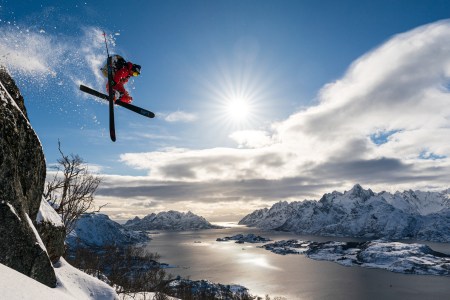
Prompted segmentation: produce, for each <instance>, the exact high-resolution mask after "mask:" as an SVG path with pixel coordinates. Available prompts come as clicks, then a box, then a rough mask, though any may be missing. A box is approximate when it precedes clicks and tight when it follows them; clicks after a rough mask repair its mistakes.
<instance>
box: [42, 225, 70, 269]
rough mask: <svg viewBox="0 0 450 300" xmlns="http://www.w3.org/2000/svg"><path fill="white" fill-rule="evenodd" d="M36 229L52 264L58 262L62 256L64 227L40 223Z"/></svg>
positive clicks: (64, 235)
mask: <svg viewBox="0 0 450 300" xmlns="http://www.w3.org/2000/svg"><path fill="white" fill-rule="evenodd" d="M36 229H37V230H38V232H39V235H40V236H41V239H42V242H44V245H45V248H47V253H48V256H49V257H50V260H51V261H52V263H56V262H58V261H59V258H60V257H61V256H63V255H64V252H65V247H64V240H65V239H66V228H65V227H64V226H55V225H54V224H52V223H50V222H42V223H39V224H37V225H36Z"/></svg>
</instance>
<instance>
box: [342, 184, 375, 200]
mask: <svg viewBox="0 0 450 300" xmlns="http://www.w3.org/2000/svg"><path fill="white" fill-rule="evenodd" d="M344 195H349V196H350V197H352V198H362V199H363V200H367V199H368V198H370V197H372V196H375V194H374V192H372V190H371V189H368V190H365V189H363V187H362V186H361V185H360V184H359V183H357V184H355V185H354V186H353V187H352V189H351V190H349V191H348V192H344Z"/></svg>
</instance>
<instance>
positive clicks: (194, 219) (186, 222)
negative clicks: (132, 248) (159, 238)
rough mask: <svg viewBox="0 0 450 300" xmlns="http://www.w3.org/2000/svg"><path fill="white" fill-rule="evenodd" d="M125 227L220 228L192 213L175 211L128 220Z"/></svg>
mask: <svg viewBox="0 0 450 300" xmlns="http://www.w3.org/2000/svg"><path fill="white" fill-rule="evenodd" d="M124 226H125V227H127V228H130V229H134V230H197V229H212V228H220V227H219V226H215V225H212V224H211V223H209V222H208V221H207V220H206V219H205V218H203V217H200V216H197V215H195V214H193V213H192V212H190V211H189V212H187V213H183V212H178V211H173V210H171V211H167V212H160V213H158V214H154V213H152V214H149V215H147V216H145V217H144V218H142V219H140V218H139V217H136V218H134V219H132V220H128V221H127V222H126V223H125V225H124Z"/></svg>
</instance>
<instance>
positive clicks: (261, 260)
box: [236, 253, 281, 270]
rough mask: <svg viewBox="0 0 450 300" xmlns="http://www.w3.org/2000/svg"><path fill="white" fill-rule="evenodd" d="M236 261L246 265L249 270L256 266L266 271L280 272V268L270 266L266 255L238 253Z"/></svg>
mask: <svg viewBox="0 0 450 300" xmlns="http://www.w3.org/2000/svg"><path fill="white" fill-rule="evenodd" d="M236 260H237V262H238V263H240V264H243V265H246V266H248V267H249V268H253V267H254V266H257V267H261V268H266V269H272V270H281V269H280V268H278V267H276V266H274V265H272V264H270V263H269V261H268V259H267V257H266V255H263V254H259V253H258V254H255V253H240V254H238V255H237V257H236Z"/></svg>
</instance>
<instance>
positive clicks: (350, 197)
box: [239, 185, 450, 242]
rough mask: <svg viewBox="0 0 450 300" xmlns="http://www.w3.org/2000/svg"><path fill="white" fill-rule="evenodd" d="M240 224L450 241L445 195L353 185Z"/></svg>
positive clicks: (257, 213)
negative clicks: (380, 190)
mask: <svg viewBox="0 0 450 300" xmlns="http://www.w3.org/2000/svg"><path fill="white" fill-rule="evenodd" d="M239 224H241V225H248V226H256V227H259V228H262V229H266V230H282V231H292V232H297V233H302V234H316V235H324V236H350V237H364V238H390V239H417V240H428V241H437V242H449V241H450V197H449V190H446V191H442V192H420V191H405V192H403V193H400V192H397V193H395V194H391V193H387V192H381V193H377V194H376V193H374V192H372V191H371V190H370V189H369V190H364V189H363V188H362V187H361V186H360V185H355V186H354V187H353V188H352V189H351V190H350V191H347V192H344V193H339V192H336V191H335V192H332V193H329V194H325V195H324V196H323V197H322V198H321V199H320V200H319V201H311V200H305V201H296V202H291V203H288V202H278V203H275V204H274V205H273V206H272V207H271V208H270V209H262V210H257V211H255V212H253V213H251V214H249V215H247V216H246V217H244V218H243V219H242V220H241V221H240V222H239Z"/></svg>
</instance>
